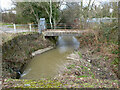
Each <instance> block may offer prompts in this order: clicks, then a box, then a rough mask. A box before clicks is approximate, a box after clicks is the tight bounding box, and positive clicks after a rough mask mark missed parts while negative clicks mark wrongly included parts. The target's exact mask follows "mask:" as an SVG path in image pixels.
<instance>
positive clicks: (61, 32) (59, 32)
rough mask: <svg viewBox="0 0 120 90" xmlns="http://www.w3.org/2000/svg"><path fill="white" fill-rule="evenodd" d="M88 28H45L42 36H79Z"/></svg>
mask: <svg viewBox="0 0 120 90" xmlns="http://www.w3.org/2000/svg"><path fill="white" fill-rule="evenodd" d="M88 31H89V30H76V29H47V30H44V31H42V34H43V35H44V36H80V35H81V34H83V33H86V32H88Z"/></svg>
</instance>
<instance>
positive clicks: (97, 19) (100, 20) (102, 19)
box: [87, 17, 117, 23]
mask: <svg viewBox="0 0 120 90" xmlns="http://www.w3.org/2000/svg"><path fill="white" fill-rule="evenodd" d="M112 20H117V18H108V17H104V18H92V19H87V22H96V23H100V22H112Z"/></svg>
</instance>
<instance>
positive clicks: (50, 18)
mask: <svg viewBox="0 0 120 90" xmlns="http://www.w3.org/2000/svg"><path fill="white" fill-rule="evenodd" d="M49 20H50V25H51V29H52V28H53V26H52V1H51V0H50V17H49Z"/></svg>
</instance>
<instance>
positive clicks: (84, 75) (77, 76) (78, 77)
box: [77, 75, 89, 78]
mask: <svg viewBox="0 0 120 90" xmlns="http://www.w3.org/2000/svg"><path fill="white" fill-rule="evenodd" d="M81 77H89V76H87V75H82V76H77V78H81Z"/></svg>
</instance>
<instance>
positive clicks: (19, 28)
mask: <svg viewBox="0 0 120 90" xmlns="http://www.w3.org/2000/svg"><path fill="white" fill-rule="evenodd" d="M6 26H7V28H8V29H9V30H10V31H13V32H38V24H13V25H6Z"/></svg>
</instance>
